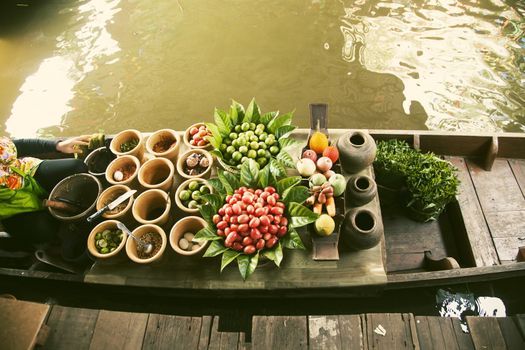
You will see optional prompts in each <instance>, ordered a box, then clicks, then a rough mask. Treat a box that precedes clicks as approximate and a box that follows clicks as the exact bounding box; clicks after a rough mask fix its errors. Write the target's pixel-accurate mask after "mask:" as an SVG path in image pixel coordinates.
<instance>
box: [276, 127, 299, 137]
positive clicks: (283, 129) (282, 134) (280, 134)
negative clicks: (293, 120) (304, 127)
mask: <svg viewBox="0 0 525 350" xmlns="http://www.w3.org/2000/svg"><path fill="white" fill-rule="evenodd" d="M296 128H297V127H296V126H293V125H283V126H281V127H280V128H278V129H277V130H275V138H276V139H280V138H281V137H285V136H288V134H289V133H291V132H292V131H294V130H295V129H296Z"/></svg>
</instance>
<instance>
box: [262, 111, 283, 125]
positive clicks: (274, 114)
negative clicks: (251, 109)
mask: <svg viewBox="0 0 525 350" xmlns="http://www.w3.org/2000/svg"><path fill="white" fill-rule="evenodd" d="M278 115H279V111H274V112H268V113H264V114H263V115H262V116H261V119H260V120H259V122H260V123H262V124H264V125H268V123H269V122H270V121H271V120H272V119H274V118H275V117H277V116H278Z"/></svg>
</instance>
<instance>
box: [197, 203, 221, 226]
mask: <svg viewBox="0 0 525 350" xmlns="http://www.w3.org/2000/svg"><path fill="white" fill-rule="evenodd" d="M199 212H200V213H201V216H202V218H203V219H204V220H206V222H207V223H208V224H209V225H213V215H215V213H217V210H215V209H214V208H213V207H212V206H211V204H205V205H201V207H200V208H199Z"/></svg>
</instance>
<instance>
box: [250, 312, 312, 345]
mask: <svg viewBox="0 0 525 350" xmlns="http://www.w3.org/2000/svg"><path fill="white" fill-rule="evenodd" d="M306 323H307V322H306V316H254V317H253V322H252V348H253V349H261V350H266V349H289V350H292V349H306V348H307V346H308V338H307V324H306Z"/></svg>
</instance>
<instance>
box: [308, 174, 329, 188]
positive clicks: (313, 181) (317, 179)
mask: <svg viewBox="0 0 525 350" xmlns="http://www.w3.org/2000/svg"><path fill="white" fill-rule="evenodd" d="M326 181H327V180H326V177H324V175H323V174H313V175H312V176H310V179H309V181H308V182H309V184H310V187H313V186H321V185H322V184H324V183H325V182H326Z"/></svg>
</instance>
